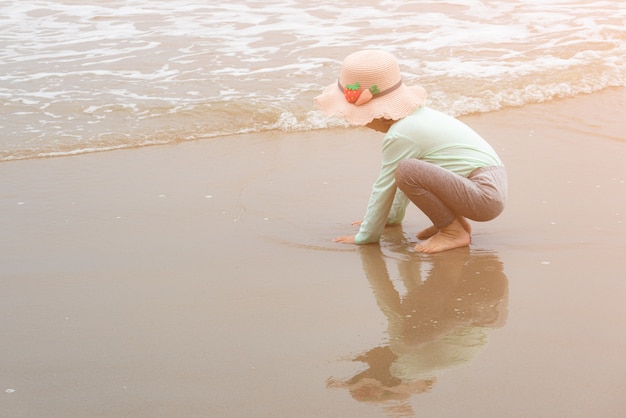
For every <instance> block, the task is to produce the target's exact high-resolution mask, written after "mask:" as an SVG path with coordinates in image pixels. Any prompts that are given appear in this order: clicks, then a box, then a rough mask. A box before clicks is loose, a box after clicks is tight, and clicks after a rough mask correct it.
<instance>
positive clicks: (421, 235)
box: [417, 225, 439, 240]
mask: <svg viewBox="0 0 626 418" xmlns="http://www.w3.org/2000/svg"><path fill="white" fill-rule="evenodd" d="M437 232H439V228H437V227H436V226H435V225H431V226H429V227H428V228H426V229H424V230H423V231H421V232H418V233H417V239H421V240H425V239H428V238H430V237H432V236H433V235H435V234H436V233H437Z"/></svg>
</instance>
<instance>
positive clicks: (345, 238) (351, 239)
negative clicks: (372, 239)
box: [333, 235, 355, 244]
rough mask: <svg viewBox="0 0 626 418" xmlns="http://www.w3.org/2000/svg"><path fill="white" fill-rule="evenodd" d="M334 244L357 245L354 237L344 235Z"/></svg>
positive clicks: (336, 239)
mask: <svg viewBox="0 0 626 418" xmlns="http://www.w3.org/2000/svg"><path fill="white" fill-rule="evenodd" d="M333 242H338V243H340V244H355V242H354V235H342V236H340V237H337V238H335V239H334V240H333Z"/></svg>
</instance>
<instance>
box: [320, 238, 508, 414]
mask: <svg viewBox="0 0 626 418" xmlns="http://www.w3.org/2000/svg"><path fill="white" fill-rule="evenodd" d="M359 249H360V253H361V256H362V262H363V269H364V271H365V274H366V276H367V278H368V280H369V281H370V284H371V286H372V290H373V292H374V295H375V297H376V301H377V302H378V305H379V307H380V309H381V310H382V312H383V313H384V314H385V316H386V317H387V320H388V334H389V344H387V345H385V346H381V347H375V348H373V349H371V350H369V351H367V352H366V353H364V354H361V355H359V356H357V357H355V358H354V359H353V360H354V361H359V362H363V363H365V364H367V367H368V368H367V369H366V370H364V371H362V372H360V373H358V374H356V375H355V376H353V377H351V378H348V379H345V380H339V379H329V381H328V385H329V387H344V388H347V389H348V390H349V391H350V394H351V395H352V396H353V397H354V398H355V399H357V400H359V401H366V402H386V401H402V400H407V399H409V398H410V397H411V396H412V395H413V394H417V393H422V392H425V391H428V390H430V389H431V388H432V386H433V385H434V384H435V382H436V376H437V372H438V371H441V370H443V369H446V368H450V367H453V366H455V365H459V364H463V363H465V362H468V361H469V360H471V359H472V358H473V357H474V355H475V354H476V352H477V351H478V349H480V347H481V346H483V345H484V344H485V342H486V337H487V331H488V329H490V328H496V327H499V326H502V325H503V324H504V321H505V320H506V304H507V295H508V287H507V286H508V283H507V278H506V276H505V275H504V273H503V271H502V263H501V262H500V261H499V260H498V258H497V257H496V256H495V255H494V254H492V253H476V254H470V252H469V250H468V249H467V248H463V249H458V250H455V251H452V252H449V253H448V254H446V255H445V257H443V256H439V255H437V256H433V258H432V260H430V261H431V263H432V268H431V269H430V272H429V273H428V277H426V278H422V277H421V267H420V263H419V262H417V263H416V260H415V259H414V258H413V257H411V258H410V259H408V260H406V261H403V262H401V264H400V265H399V266H398V270H399V273H400V276H401V280H402V284H403V285H404V287H405V288H406V292H405V294H404V296H401V295H400V293H399V292H398V291H397V290H396V288H395V287H394V284H393V282H392V281H391V279H390V277H389V274H388V271H387V266H386V263H385V259H384V258H383V254H382V251H381V249H380V247H378V246H363V247H359Z"/></svg>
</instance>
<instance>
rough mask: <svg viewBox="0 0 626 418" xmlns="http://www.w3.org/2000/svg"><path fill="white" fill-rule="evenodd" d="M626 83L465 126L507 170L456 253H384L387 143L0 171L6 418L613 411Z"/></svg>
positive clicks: (618, 378) (403, 243) (350, 140)
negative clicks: (360, 240) (376, 235)
mask: <svg viewBox="0 0 626 418" xmlns="http://www.w3.org/2000/svg"><path fill="white" fill-rule="evenodd" d="M625 106H626V90H624V89H607V90H604V91H602V92H599V93H595V94H591V95H581V96H578V97H576V98H574V99H563V100H554V101H551V102H548V103H544V104H535V105H526V106H524V107H520V108H509V109H506V110H501V111H497V112H489V113H483V114H477V115H470V116H464V117H462V118H461V119H462V120H463V121H464V122H466V123H467V124H469V125H470V126H472V127H473V128H474V129H476V130H477V131H478V132H479V133H481V134H482V135H483V136H484V137H485V138H486V139H488V140H489V142H490V143H491V144H492V145H493V146H494V148H495V149H496V150H497V151H498V153H499V154H500V156H501V157H502V159H503V160H504V161H505V164H506V166H507V170H508V173H509V181H510V192H509V193H510V194H509V201H508V206H507V208H506V210H505V212H504V213H503V214H502V215H501V216H500V217H499V218H497V219H496V220H494V221H492V222H489V223H473V224H472V226H473V228H474V235H473V241H472V244H471V246H470V247H469V248H466V249H459V250H453V251H449V252H445V253H441V254H435V255H420V254H418V253H415V252H414V251H413V250H412V247H413V245H414V244H415V242H417V239H416V238H415V235H414V234H415V233H416V232H417V231H419V230H420V229H421V228H422V227H423V226H424V224H425V223H426V220H425V218H424V217H423V215H421V214H420V213H419V212H418V211H417V209H415V208H412V209H409V214H408V216H407V219H406V220H405V222H404V223H403V225H402V227H395V228H389V229H388V230H387V231H386V233H385V236H384V238H383V241H382V242H381V244H380V245H368V246H361V247H357V246H346V245H340V244H334V243H332V242H331V239H332V238H333V237H335V236H336V235H340V234H343V233H348V232H350V231H352V228H353V227H351V226H350V222H351V221H354V220H357V219H360V217H361V216H362V215H363V212H364V210H365V205H366V203H367V199H368V194H369V189H370V187H371V183H372V181H373V179H375V177H376V174H377V171H378V160H379V145H380V136H379V134H377V133H375V132H372V131H368V130H366V129H362V128H348V129H344V128H337V129H322V130H314V131H306V132H283V133H281V132H278V131H273V132H269V133H255V134H248V135H233V136H224V137H217V138H212V139H207V140H199V141H191V142H185V143H180V144H173V145H164V146H153V147H144V148H138V149H127V150H120V151H111V152H100V153H94V154H87V155H79V156H72V157H60V158H48V159H28V160H21V161H9V162H3V163H1V164H0V179H1V184H2V185H1V193H0V211H1V213H2V215H3V216H2V218H1V219H0V230H1V231H2V234H1V238H0V286H1V288H2V292H0V307H1V308H0V328H1V329H2V335H3V338H2V342H1V343H0V344H1V346H2V350H1V353H2V356H1V357H0V370H1V373H0V411H1V412H0V415H2V416H5V417H43V416H46V417H151V418H153V417H175V416H176V417H380V416H390V417H404V416H432V417H434V416H436V417H460V416H464V417H555V416H562V417H591V416H598V417H599V416H602V417H616V418H617V417H620V416H623V414H624V411H626V400H625V398H624V396H623V392H624V389H625V388H626V360H625V359H624V355H623V353H624V352H626V336H625V335H624V333H623V329H624V328H625V327H626V311H625V309H624V303H623V301H624V297H625V296H626V281H625V279H626V261H625V260H626V259H625V258H624V254H626V136H625V135H626V134H625V132H626V131H625V130H624V121H623V109H624V108H625Z"/></svg>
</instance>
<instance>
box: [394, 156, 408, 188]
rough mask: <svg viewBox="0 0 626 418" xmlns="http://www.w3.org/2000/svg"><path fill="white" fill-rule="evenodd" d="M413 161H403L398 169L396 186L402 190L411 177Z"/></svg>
mask: <svg viewBox="0 0 626 418" xmlns="http://www.w3.org/2000/svg"><path fill="white" fill-rule="evenodd" d="M410 166H411V160H410V159H408V160H402V161H400V162H399V163H398V167H397V168H396V186H398V187H399V188H400V190H402V188H403V187H404V186H405V185H406V184H407V180H408V177H409V173H410V171H411V169H410Z"/></svg>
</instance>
